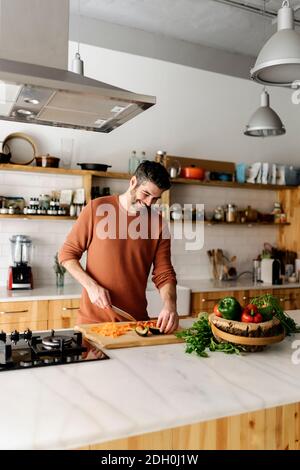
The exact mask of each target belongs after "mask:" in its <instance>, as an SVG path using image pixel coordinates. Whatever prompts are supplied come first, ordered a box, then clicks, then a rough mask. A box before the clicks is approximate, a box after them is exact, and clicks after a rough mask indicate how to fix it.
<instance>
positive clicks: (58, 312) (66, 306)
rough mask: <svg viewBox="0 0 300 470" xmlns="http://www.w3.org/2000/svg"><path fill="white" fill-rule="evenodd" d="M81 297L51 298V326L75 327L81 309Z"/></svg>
mask: <svg viewBox="0 0 300 470" xmlns="http://www.w3.org/2000/svg"><path fill="white" fill-rule="evenodd" d="M79 302H80V299H67V300H50V301H49V315H48V327H49V328H73V327H74V325H75V324H76V319H77V315H78V310H79Z"/></svg>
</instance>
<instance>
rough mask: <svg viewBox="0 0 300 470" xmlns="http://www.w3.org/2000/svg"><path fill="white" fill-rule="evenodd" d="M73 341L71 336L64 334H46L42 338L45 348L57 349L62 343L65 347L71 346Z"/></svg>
mask: <svg viewBox="0 0 300 470" xmlns="http://www.w3.org/2000/svg"><path fill="white" fill-rule="evenodd" d="M71 343H72V338H70V336H64V335H56V336H55V335H51V336H46V337H45V338H43V339H42V345H43V346H44V347H45V349H55V348H59V347H60V346H61V345H62V346H63V347H66V346H69V345H70V344H71Z"/></svg>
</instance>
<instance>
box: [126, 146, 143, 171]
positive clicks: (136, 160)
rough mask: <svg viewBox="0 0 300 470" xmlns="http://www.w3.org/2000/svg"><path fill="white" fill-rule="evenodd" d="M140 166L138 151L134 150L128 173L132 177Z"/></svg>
mask: <svg viewBox="0 0 300 470" xmlns="http://www.w3.org/2000/svg"><path fill="white" fill-rule="evenodd" d="M139 164H140V160H139V158H138V157H137V155H136V150H133V151H132V152H131V157H130V159H129V165H128V172H129V174H130V175H133V173H134V172H135V170H136V169H137V167H138V166H139Z"/></svg>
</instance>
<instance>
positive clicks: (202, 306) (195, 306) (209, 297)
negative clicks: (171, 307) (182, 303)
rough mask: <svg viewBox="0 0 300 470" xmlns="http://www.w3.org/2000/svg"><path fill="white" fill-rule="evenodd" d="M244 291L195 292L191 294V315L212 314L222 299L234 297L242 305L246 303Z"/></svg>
mask: <svg viewBox="0 0 300 470" xmlns="http://www.w3.org/2000/svg"><path fill="white" fill-rule="evenodd" d="M246 295H247V294H246V291H243V290H241V291H232V290H231V291H214V292H196V293H193V294H192V315H194V316H195V315H198V313H200V312H207V313H212V312H213V309H214V306H215V304H217V303H218V302H219V301H220V300H221V299H222V298H223V297H235V298H236V299H237V300H238V301H239V302H240V303H241V304H242V305H243V304H245V303H246V299H247V297H246Z"/></svg>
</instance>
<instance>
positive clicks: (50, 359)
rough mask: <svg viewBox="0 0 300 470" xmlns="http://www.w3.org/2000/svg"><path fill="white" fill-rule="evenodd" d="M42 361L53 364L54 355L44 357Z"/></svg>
mask: <svg viewBox="0 0 300 470" xmlns="http://www.w3.org/2000/svg"><path fill="white" fill-rule="evenodd" d="M42 361H43V363H44V364H53V362H54V357H42Z"/></svg>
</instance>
